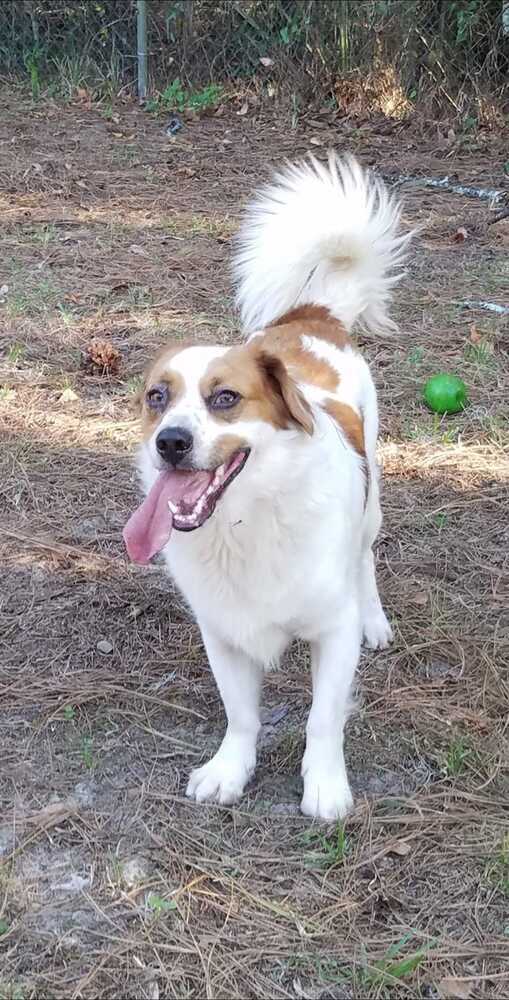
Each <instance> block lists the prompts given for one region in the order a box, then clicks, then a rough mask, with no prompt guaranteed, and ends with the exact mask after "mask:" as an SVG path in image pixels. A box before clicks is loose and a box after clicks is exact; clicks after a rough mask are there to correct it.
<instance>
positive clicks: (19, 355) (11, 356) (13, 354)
mask: <svg viewBox="0 0 509 1000" xmlns="http://www.w3.org/2000/svg"><path fill="white" fill-rule="evenodd" d="M25 354H26V347H25V346H24V345H23V344H17V343H14V344H11V346H10V347H9V350H8V351H7V361H8V363H9V364H10V365H17V364H18V362H19V361H23V359H24V357H25Z"/></svg>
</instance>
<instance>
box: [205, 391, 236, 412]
mask: <svg viewBox="0 0 509 1000" xmlns="http://www.w3.org/2000/svg"><path fill="white" fill-rule="evenodd" d="M239 399H240V393H239V392H235V390H234V389H220V390H219V392H216V393H215V394H214V396H212V399H211V400H210V406H211V408H212V409H213V410H229V409H230V408H231V407H232V406H235V405H236V403H238V401H239Z"/></svg>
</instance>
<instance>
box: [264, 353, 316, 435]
mask: <svg viewBox="0 0 509 1000" xmlns="http://www.w3.org/2000/svg"><path fill="white" fill-rule="evenodd" d="M258 364H259V365H260V368H261V370H262V372H263V375H264V377H265V379H266V380H267V384H268V385H269V386H270V390H271V392H272V393H273V394H274V397H275V399H276V400H277V401H278V404H279V407H280V409H282V410H283V415H284V416H285V417H286V421H285V422H286V423H287V422H288V421H289V422H290V423H293V424H297V426H298V427H301V428H302V430H303V431H305V432H306V434H312V433H313V430H314V425H313V414H312V412H311V407H310V405H309V403H308V401H307V400H306V399H304V396H303V395H302V393H301V391H300V389H299V387H298V385H297V383H296V382H295V381H294V380H293V378H292V377H291V375H289V374H288V370H287V368H286V366H285V364H284V363H283V362H282V361H281V359H280V358H278V357H277V356H276V355H275V354H269V353H267V352H266V351H260V353H259V355H258Z"/></svg>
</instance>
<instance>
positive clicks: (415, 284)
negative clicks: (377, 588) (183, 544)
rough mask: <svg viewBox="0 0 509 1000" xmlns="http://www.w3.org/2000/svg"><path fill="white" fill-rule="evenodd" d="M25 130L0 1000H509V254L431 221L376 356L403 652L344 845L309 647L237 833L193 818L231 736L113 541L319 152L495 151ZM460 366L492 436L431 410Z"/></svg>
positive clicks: (13, 236) (17, 240)
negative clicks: (256, 229) (327, 823)
mask: <svg viewBox="0 0 509 1000" xmlns="http://www.w3.org/2000/svg"><path fill="white" fill-rule="evenodd" d="M3 103H4V108H5V110H4V114H3V123H2V131H3V134H2V135H1V136H0V138H1V139H2V144H1V145H0V154H1V160H0V175H1V180H2V185H1V189H2V192H3V194H2V199H3V210H4V218H5V222H6V224H5V226H4V229H3V231H2V234H1V259H2V265H1V273H0V286H1V285H4V284H7V285H8V286H9V290H8V292H7V293H6V295H5V301H4V302H3V304H2V305H0V310H1V316H2V327H1V332H0V337H1V343H2V347H3V349H4V350H3V363H2V369H1V373H0V414H1V417H0V419H1V420H2V426H3V431H2V434H3V447H2V451H1V455H0V462H1V477H0V484H1V485H0V498H1V504H2V512H1V519H0V525H1V527H0V549H1V558H2V577H3V580H2V595H1V598H0V616H1V627H0V648H1V659H0V687H1V701H2V715H1V721H0V739H1V746H2V755H3V767H2V773H1V776H0V798H1V811H2V825H1V827H0V851H1V853H2V856H3V862H4V864H3V868H2V870H1V872H0V951H1V952H2V959H1V963H0V998H2V1000H7V998H9V1000H29V998H32V997H33V998H35V997H41V996H44V997H54V998H64V997H65V998H66V1000H67V998H69V997H77V998H79V997H84V998H88V997H90V998H93V997H97V996H101V997H111V998H120V997H133V998H134V997H136V998H140V997H147V998H154V1000H156V998H158V997H160V998H163V997H168V998H179V1000H180V998H200V1000H201V998H202V997H208V998H214V1000H219V998H222V997H232V998H233V997H238V998H243V1000H245V998H255V997H256V998H259V997H274V998H279V997H286V998H290V997H292V998H295V997H297V998H310V1000H333V998H337V1000H339V998H353V997H366V998H378V997H389V996H390V997H402V998H403V997H439V996H441V995H445V994H446V993H447V990H448V989H449V988H452V989H456V991H458V989H459V988H460V987H461V990H462V991H463V994H464V995H465V996H472V997H473V996H475V997H493V998H496V997H499V998H502V997H505V996H506V995H507V988H508V973H507V962H508V958H509V921H508V916H507V913H508V899H509V840H508V837H509V812H508V809H507V802H508V792H509V787H508V759H509V758H508V739H507V705H508V675H507V666H508V659H509V657H508V648H509V622H508V615H507V606H508V598H509V593H508V565H507V542H508V527H507V496H508V480H509V420H508V403H507V401H508V398H509V396H508V391H509V378H508V367H509V366H508V359H507V340H506V337H507V325H506V326H505V327H504V324H503V322H502V321H501V320H495V321H494V320H492V319H489V318H488V319H487V318H486V315H484V314H482V313H476V312H471V311H467V310H465V309H464V308H463V306H462V303H463V302H464V301H465V299H471V298H477V297H479V298H489V299H491V300H492V301H495V302H501V303H503V302H504V301H506V302H507V289H508V283H509V282H508V272H507V241H508V238H509V237H508V234H509V228H508V224H507V223H504V222H502V223H500V224H499V225H497V226H494V227H492V228H491V230H490V231H489V233H488V235H485V236H476V237H474V236H472V238H471V239H469V240H467V242H466V243H464V244H461V245H456V244H454V243H453V242H452V239H451V234H452V233H454V231H455V229H456V227H457V225H458V224H459V223H458V220H461V219H463V218H465V217H467V216H469V214H470V215H471V214H472V211H473V209H472V206H471V205H468V204H467V203H466V202H462V200H461V199H455V200H454V201H453V199H452V198H451V197H449V196H444V195H442V194H435V193H432V194H430V193H428V192H426V193H424V194H423V193H422V192H418V191H417V190H413V191H412V192H411V193H409V195H408V200H407V205H406V217H407V219H408V221H411V222H419V223H420V224H421V225H422V226H423V233H422V236H421V239H420V242H419V244H418V245H417V247H416V249H415V251H414V256H413V259H412V262H411V267H410V273H409V275H408V278H407V279H406V281H405V282H404V283H403V285H402V287H401V288H400V290H399V292H398V299H397V304H396V308H397V312H398V315H399V319H400V322H401V325H402V332H401V334H400V335H398V337H397V338H395V339H394V340H393V341H392V342H388V341H381V342H380V341H375V340H371V339H369V340H366V341H365V342H364V343H363V348H364V350H365V352H366V354H367V356H368V357H369V358H370V360H371V362H372V366H373V371H374V373H375V375H376V378H377V380H378V383H379V388H380V400H381V409H382V427H383V439H382V443H381V457H382V458H383V462H384V466H385V487H384V506H385V514H386V518H385V523H384V530H383V535H382V537H381V539H380V545H379V550H378V556H379V572H380V579H381V588H382V591H383V595H384V600H385V603H386V605H387V607H388V609H389V612H390V615H391V618H392V619H393V621H394V622H395V627H396V642H395V644H394V646H393V647H392V648H391V650H390V651H388V652H383V653H378V654H370V655H366V656H364V657H363V662H362V669H361V677H360V692H361V704H360V709H359V712H358V714H357V715H356V716H355V717H354V718H353V719H352V721H351V723H350V726H349V731H348V738H347V756H348V760H349V765H350V770H351V774H352V780H353V785H354V789H355V792H356V802H357V807H356V811H355V813H354V814H353V816H352V817H351V818H350V819H349V820H348V822H347V824H346V827H345V829H344V830H342V829H340V830H338V829H335V828H327V827H325V828H322V827H313V826H310V825H309V823H308V822H307V821H306V820H305V819H303V818H302V817H301V816H300V815H299V812H298V801H299V791H300V781H299V777H298V771H299V757H300V754H301V752H302V734H303V724H304V719H305V715H306V711H307V708H308V705H309V680H308V673H307V669H302V668H303V666H304V667H306V651H305V650H304V649H302V648H300V647H299V646H297V647H295V648H292V650H291V651H290V653H289V655H288V657H287V660H286V663H285V666H284V669H283V670H281V671H280V672H278V673H275V674H273V675H271V676H270V677H269V678H268V679H267V684H266V693H265V704H266V714H265V724H264V729H263V736H262V746H261V755H260V765H259V768H258V770H257V773H256V776H255V779H254V781H253V783H252V785H251V787H250V789H249V793H248V795H247V796H246V798H245V799H244V801H243V802H242V803H241V805H240V806H239V807H238V808H235V809H221V808H216V807H213V806H210V807H197V806H195V805H193V804H191V803H189V802H187V801H186V800H185V799H184V797H183V788H184V786H185V779H186V775H187V773H188V771H189V769H190V767H192V766H193V765H194V764H195V763H196V762H197V761H198V760H200V759H202V757H203V756H205V754H206V753H207V752H208V751H210V750H211V749H212V748H214V747H215V746H216V745H217V743H218V741H219V738H220V735H221V731H222V726H223V722H222V711H221V707H220V703H219V699H218V696H217V693H216V691H215V687H214V684H213V681H212V678H211V676H210V674H209V672H208V670H207V668H206V665H205V657H204V652H203V649H202V647H201V644H200V640H199V637H198V634H197V631H196V628H195V626H194V625H193V623H192V622H191V621H190V620H189V617H188V615H187V613H186V611H185V608H184V607H183V603H182V601H181V599H180V598H179V596H178V595H177V594H175V593H174V592H173V590H172V587H171V584H170V583H169V581H168V580H167V579H166V578H165V577H164V576H163V575H162V574H161V572H160V570H159V568H158V567H157V566H156V567H151V568H148V569H144V570H142V569H138V568H135V567H133V566H131V565H129V564H128V562H127V561H126V558H125V555H124V552H123V548H122V544H121V528H122V525H123V523H124V521H125V519H126V517H127V515H128V513H129V511H130V510H131V509H132V506H133V504H134V502H135V497H136V487H135V483H134V477H133V473H132V470H131V465H130V459H129V455H130V452H131V450H132V447H133V443H134V441H135V438H136V423H135V416H134V414H133V412H132V405H131V403H132V397H133V395H134V392H135V390H136V386H137V376H138V375H139V373H140V371H141V369H142V367H143V365H144V363H145V361H146V359H147V355H149V354H150V352H151V351H152V350H153V349H154V348H155V347H156V346H157V345H158V344H159V343H160V342H161V340H163V339H164V338H165V337H168V336H170V337H185V336H188V335H189V334H191V335H193V336H198V337H199V338H200V339H203V340H206V339H209V340H210V339H213V340H217V339H219V340H221V341H228V340H229V339H230V338H231V337H232V336H233V335H234V332H235V320H234V317H233V314H232V311H231V302H230V292H229V281H228V271H227V260H228V252H229V251H228V241H229V238H230V236H231V233H232V231H233V229H234V227H235V220H236V215H237V212H238V208H239V206H240V204H241V202H242V201H243V200H244V198H245V197H246V196H247V194H248V193H249V191H250V190H251V188H252V186H253V185H254V184H255V183H256V182H258V181H259V180H260V179H262V178H263V177H266V176H267V174H268V172H269V170H270V168H271V165H272V163H274V162H279V161H280V160H281V159H282V158H283V157H284V156H286V155H295V154H298V153H302V152H304V151H305V150H306V149H307V148H308V147H309V142H310V139H311V138H315V139H316V138H319V140H320V142H321V143H322V145H323V146H324V147H325V146H326V145H327V144H328V143H329V142H334V144H335V145H336V146H337V147H338V148H343V147H345V148H346V147H347V146H348V147H349V148H353V149H354V150H356V151H357V152H358V153H359V154H360V155H361V156H362V157H363V159H364V160H365V161H366V162H373V163H377V164H378V165H379V166H380V167H381V168H382V169H384V170H387V171H389V170H391V169H398V170H401V169H403V168H404V170H405V171H412V170H414V169H416V168H419V169H421V170H425V171H426V173H433V172H434V173H436V174H437V175H440V176H441V175H444V174H445V173H448V172H450V171H451V156H452V155H453V154H454V160H453V162H454V169H455V170H456V171H457V172H458V174H459V175H460V178H461V180H463V181H465V182H468V181H471V182H474V181H477V182H479V177H480V176H481V174H482V176H483V183H485V184H488V183H490V184H494V185H495V186H498V187H500V186H502V185H503V184H504V178H503V174H502V169H501V165H502V162H503V150H502V149H501V148H499V147H497V146H496V139H495V138H494V137H490V136H488V137H482V136H481V137H478V138H476V139H475V140H474V139H472V140H471V146H470V147H468V144H467V145H466V144H465V143H464V142H463V141H461V142H460V141H458V143H457V145H456V147H454V149H453V151H452V152H451V148H449V147H448V148H447V149H446V150H444V151H442V152H440V151H439V152H438V153H437V151H436V146H437V143H436V142H432V141H430V140H424V139H420V138H419V137H417V136H413V135H412V134H411V133H409V131H408V129H406V130H405V129H404V128H403V127H396V126H395V125H394V124H392V125H391V126H390V127H389V126H387V125H384V126H383V129H382V128H381V129H380V130H378V131H376V130H375V129H373V128H372V127H371V128H367V127H354V126H353V125H352V124H351V123H348V122H346V123H345V124H344V126H343V127H342V128H339V127H338V126H337V124H336V125H335V126H334V129H332V127H331V126H330V124H329V123H328V122H327V120H325V119H324V120H323V121H318V122H317V121H312V122H310V123H307V124H305V125H303V126H301V127H300V128H298V129H295V130H293V131H291V130H290V128H289V127H287V124H288V123H285V122H283V123H278V122H275V121H268V120H260V121H257V122H253V121H250V120H246V119H238V118H235V119H234V120H233V121H228V120H226V119H225V118H223V119H220V120H214V119H209V120H204V121H202V122H199V123H197V124H195V125H192V126H189V127H187V128H186V129H185V130H183V132H182V133H180V134H179V137H178V138H177V139H175V140H168V139H167V138H166V137H165V136H164V132H163V129H162V128H161V123H160V122H157V121H153V120H152V119H148V118H147V117H143V115H142V114H141V113H138V112H136V111H134V110H132V109H129V108H126V109H120V124H115V126H112V125H110V124H109V123H108V122H106V121H105V120H104V119H103V118H102V117H101V115H100V114H99V113H98V112H97V111H95V110H94V109H92V110H90V111H86V110H83V109H82V108H81V109H77V108H72V107H67V108H59V107H56V106H53V105H52V104H51V103H49V104H48V105H47V107H46V108H45V110H44V113H43V114H42V115H41V116H40V117H39V118H35V117H33V116H32V117H28V116H27V112H26V109H24V107H22V106H21V105H20V102H19V97H18V96H16V97H14V96H13V95H11V94H9V93H6V94H4V95H3ZM13 137H15V139H16V141H15V142H13V141H12V139H13ZM474 143H475V144H476V145H475V146H474V148H472V145H474ZM483 144H484V146H483ZM403 148H404V152H403V153H402V149H403ZM487 152H489V153H490V156H489V162H490V164H491V167H490V168H489V170H488V171H487V170H486V162H487V161H486V153H487ZM403 161H404V162H403ZM505 183H507V181H506V182H505ZM476 211H477V213H479V212H480V211H481V210H480V209H476ZM2 297H4V296H2ZM472 324H475V335H474V336H473V337H472V330H471V327H472ZM93 336H98V337H100V338H106V339H109V340H111V342H112V343H113V345H114V346H115V348H117V349H118V350H119V351H120V355H121V370H120V373H119V375H118V377H115V378H108V377H104V378H101V377H97V376H95V377H94V376H92V375H90V374H88V373H87V371H86V370H85V369H84V368H83V367H82V362H81V359H82V354H83V351H84V350H85V349H86V346H87V344H88V343H89V342H90V339H91V338H92V337H93ZM504 338H505V339H504ZM444 368H445V369H450V370H454V371H457V372H458V373H460V374H462V375H463V377H464V378H465V379H466V381H467V383H468V385H469V390H470V396H471V406H470V407H469V409H468V410H467V411H466V412H465V413H464V414H463V415H459V416H457V417H455V418H448V419H443V420H438V419H434V418H433V417H432V416H431V415H430V414H428V413H427V412H426V411H425V410H424V409H423V406H422V404H421V402H420V387H421V385H422V382H423V380H424V379H425V377H426V376H427V375H428V374H430V373H432V372H433V371H435V370H440V369H444ZM451 977H452V978H453V980H456V979H458V978H459V979H460V980H462V982H461V983H460V984H459V985H458V982H453V984H452V987H451V984H450V983H449V984H447V982H445V983H444V980H447V979H451ZM455 995H459V993H458V992H456V994H455Z"/></svg>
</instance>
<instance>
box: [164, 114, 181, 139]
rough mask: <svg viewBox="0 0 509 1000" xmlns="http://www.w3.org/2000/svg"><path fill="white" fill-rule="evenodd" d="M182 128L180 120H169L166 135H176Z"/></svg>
mask: <svg viewBox="0 0 509 1000" xmlns="http://www.w3.org/2000/svg"><path fill="white" fill-rule="evenodd" d="M181 128H182V122H181V121H180V118H171V119H170V121H169V122H168V124H167V126H166V135H176V134H177V132H179V131H180V129H181Z"/></svg>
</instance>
